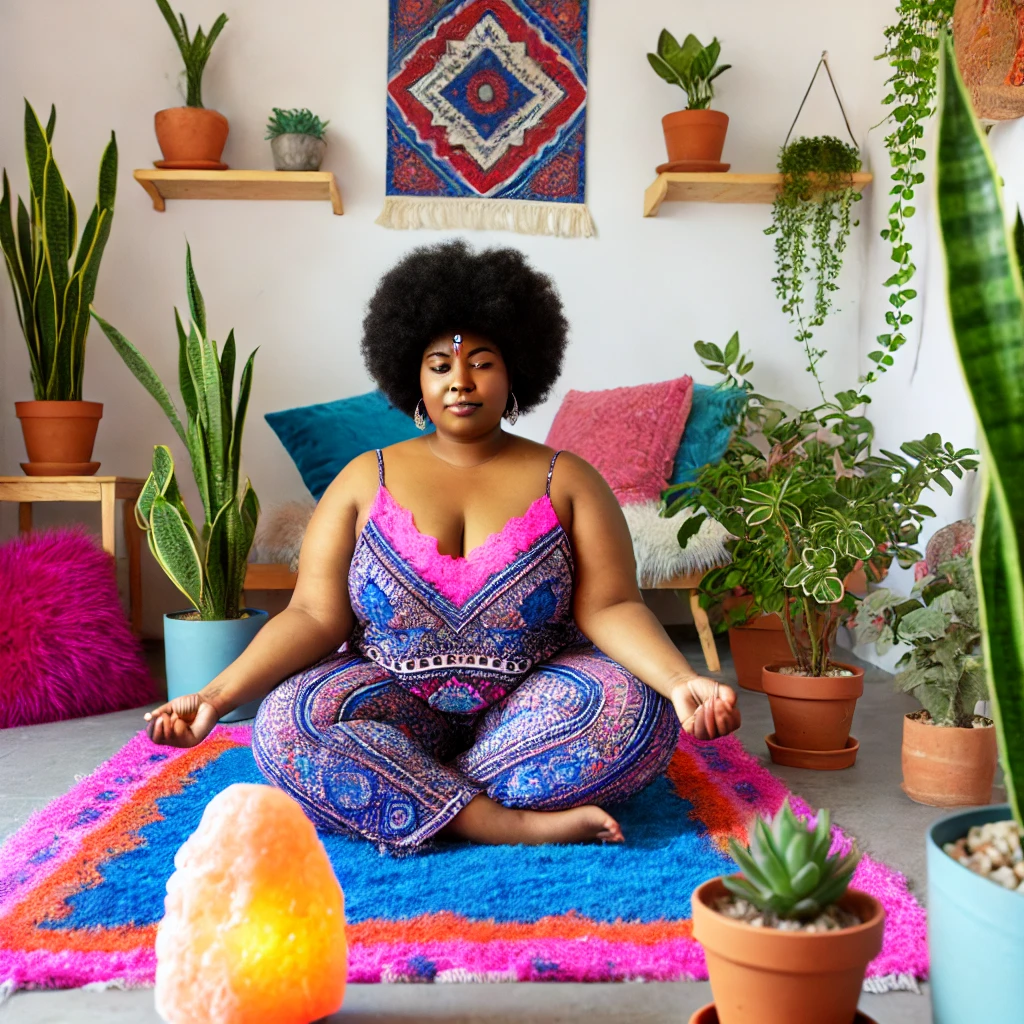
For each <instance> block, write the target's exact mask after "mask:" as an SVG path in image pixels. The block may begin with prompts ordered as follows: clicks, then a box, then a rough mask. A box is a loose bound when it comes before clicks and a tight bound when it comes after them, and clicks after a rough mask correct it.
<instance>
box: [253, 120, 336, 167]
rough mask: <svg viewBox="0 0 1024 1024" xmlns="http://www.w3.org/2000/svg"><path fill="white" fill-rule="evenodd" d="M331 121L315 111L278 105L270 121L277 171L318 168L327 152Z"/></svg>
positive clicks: (270, 137) (270, 136) (269, 131)
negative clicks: (286, 108)
mask: <svg viewBox="0 0 1024 1024" xmlns="http://www.w3.org/2000/svg"><path fill="white" fill-rule="evenodd" d="M329 123H330V122H328V121H321V120H320V118H319V117H317V116H316V115H315V114H314V113H313V112H312V111H310V110H306V109H302V110H282V109H281V108H280V107H274V110H273V113H272V114H271V116H270V120H269V122H268V123H267V135H266V137H267V139H269V140H270V151H271V152H272V153H273V154H274V170H276V171H318V170H320V164H321V162H322V161H323V158H324V153H326V152H327V143H326V142H325V141H324V132H325V131H326V130H327V125H328V124H329Z"/></svg>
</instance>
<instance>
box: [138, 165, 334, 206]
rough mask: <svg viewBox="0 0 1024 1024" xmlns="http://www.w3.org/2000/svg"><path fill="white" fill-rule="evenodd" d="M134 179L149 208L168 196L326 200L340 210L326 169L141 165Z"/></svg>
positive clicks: (173, 197)
mask: <svg viewBox="0 0 1024 1024" xmlns="http://www.w3.org/2000/svg"><path fill="white" fill-rule="evenodd" d="M135 180H136V181H137V182H138V183H139V184H140V185H141V186H142V187H143V188H144V189H145V190H146V191H147V192H148V193H149V195H150V197H151V198H152V200H153V209H154V210H159V211H160V212H161V213H162V212H163V210H164V206H165V203H166V201H167V200H168V199H300V200H318V199H327V200H329V201H330V204H331V208H332V209H333V210H334V212H335V214H336V215H337V216H339V217H340V216H341V214H342V213H343V212H344V211H343V210H342V207H341V193H340V192H339V191H338V183H337V181H335V179H334V175H333V174H332V173H331V172H330V171H232V170H228V171H165V170H160V169H159V168H155V167H154V168H149V167H143V168H140V169H139V170H137V171H135Z"/></svg>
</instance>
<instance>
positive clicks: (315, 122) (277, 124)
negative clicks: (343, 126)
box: [265, 107, 331, 140]
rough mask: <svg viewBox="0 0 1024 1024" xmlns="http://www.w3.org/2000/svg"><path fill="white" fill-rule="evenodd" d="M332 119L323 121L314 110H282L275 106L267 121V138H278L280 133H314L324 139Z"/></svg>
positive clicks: (315, 137) (314, 136)
mask: <svg viewBox="0 0 1024 1024" xmlns="http://www.w3.org/2000/svg"><path fill="white" fill-rule="evenodd" d="M330 123H331V122H330V121H321V120H320V118H319V117H317V116H316V114H314V113H313V111H312V110H307V109H306V108H303V109H301V110H298V109H296V110H282V109H281V108H280V107H274V108H273V113H272V114H271V115H270V120H269V121H268V122H267V134H266V136H265V137H266V138H267V139H268V140H270V139H276V138H277V136H278V135H312V136H313V138H314V139H322V138H323V137H324V132H325V131H327V126H328V125H329V124H330Z"/></svg>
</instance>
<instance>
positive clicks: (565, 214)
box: [376, 196, 597, 238]
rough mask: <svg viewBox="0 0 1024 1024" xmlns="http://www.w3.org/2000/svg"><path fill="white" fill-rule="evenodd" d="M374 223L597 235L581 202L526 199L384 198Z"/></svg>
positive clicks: (565, 235) (563, 235)
mask: <svg viewBox="0 0 1024 1024" xmlns="http://www.w3.org/2000/svg"><path fill="white" fill-rule="evenodd" d="M376 223H378V224H380V225H381V227H385V228H395V229H397V230H410V229H415V228H433V229H435V230H444V229H446V228H455V229H459V228H468V229H471V230H474V231H517V232H518V233H519V234H521V235H557V236H559V237H561V238H593V237H594V235H596V234H597V231H596V229H595V227H594V221H593V218H592V217H591V216H590V210H589V209H588V208H587V206H586V204H585V203H546V202H538V201H535V200H530V199H476V198H456V199H440V198H434V197H430V198H422V197H417V196H386V197H385V198H384V209H383V210H381V213H380V216H379V217H378V218H377V221H376Z"/></svg>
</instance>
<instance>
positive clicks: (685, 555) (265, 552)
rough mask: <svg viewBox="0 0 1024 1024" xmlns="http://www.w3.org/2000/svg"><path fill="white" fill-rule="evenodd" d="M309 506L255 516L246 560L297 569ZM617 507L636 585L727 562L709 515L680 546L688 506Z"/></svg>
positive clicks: (294, 504)
mask: <svg viewBox="0 0 1024 1024" xmlns="http://www.w3.org/2000/svg"><path fill="white" fill-rule="evenodd" d="M314 508H316V506H315V505H314V504H313V502H312V501H289V502H286V503H285V504H283V505H278V506H277V507H276V508H272V509H269V510H268V511H267V512H265V513H264V514H263V515H261V516H260V520H259V524H258V525H257V527H256V539H255V540H254V541H253V546H252V552H251V553H250V555H249V561H250V562H279V563H280V562H285V563H287V564H288V565H289V566H290V567H291V569H292V570H293V571H294V570H295V569H297V568H298V567H299V549H300V548H301V547H302V538H303V536H304V534H305V532H306V527H307V526H308V525H309V519H310V516H312V514H313V509H314ZM622 512H623V514H624V515H625V517H626V523H627V524H628V526H629V532H630V535H631V536H632V538H633V553H634V554H635V556H636V575H637V582H638V583H639V584H640V586H642V587H656V586H657V585H658V584H659V583H663V582H664V581H665V580H670V579H673V578H674V577H676V576H683V575H688V574H690V573H698V572H704V571H705V570H707V569H711V568H713V567H714V566H716V565H725V564H726V563H727V562H728V561H729V553H728V552H727V551H726V550H725V541H726V540H727V539H728V537H729V535H728V533H726V530H725V527H723V526H722V525H721V524H720V523H717V522H716V521H715V520H714V519H707V520H705V522H703V523H702V524H701V528H700V530H698V531H697V535H696V536H695V537H691V538H690V542H689V544H687V545H686V548H685V550H684V549H683V548H680V546H679V541H678V540H677V539H676V534H678V533H679V527H680V526H681V525H682V524H683V520H684V519H685V518H686V517H687V516H689V515H691V514H692V513H691V512H690V511H689V509H686V510H684V511H683V512H680V513H678V514H677V515H674V516H673V517H672V518H671V519H665V518H663V517H662V516H659V515H658V502H656V501H643V502H640V503H638V504H636V505H626V506H624V507H623V509H622Z"/></svg>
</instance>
